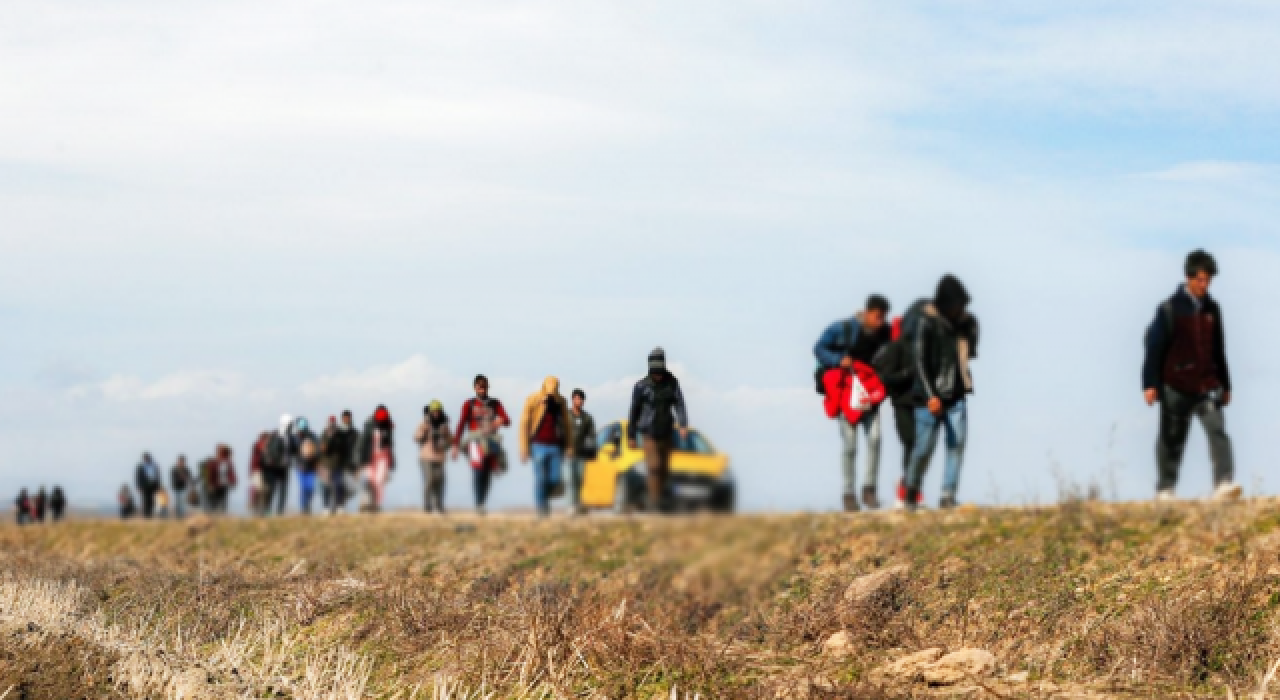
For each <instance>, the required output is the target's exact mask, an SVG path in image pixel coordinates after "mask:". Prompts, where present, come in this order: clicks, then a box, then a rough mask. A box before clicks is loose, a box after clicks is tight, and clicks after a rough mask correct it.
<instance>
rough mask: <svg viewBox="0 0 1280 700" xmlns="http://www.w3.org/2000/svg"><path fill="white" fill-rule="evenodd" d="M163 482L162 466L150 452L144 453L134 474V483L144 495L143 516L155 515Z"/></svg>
mask: <svg viewBox="0 0 1280 700" xmlns="http://www.w3.org/2000/svg"><path fill="white" fill-rule="evenodd" d="M161 483H162V482H161V480H160V467H158V466H156V462H155V460H153V459H152V458H151V453H150V452H147V453H144V454H143V455H142V462H141V463H139V464H138V468H137V469H136V470H134V475H133V485H134V486H136V487H137V488H138V494H139V495H140V496H141V497H142V517H144V518H150V517H151V516H153V515H155V511H156V492H157V491H159V490H160V486H161ZM130 498H131V499H132V496H131V497H130Z"/></svg>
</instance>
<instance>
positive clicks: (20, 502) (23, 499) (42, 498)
mask: <svg viewBox="0 0 1280 700" xmlns="http://www.w3.org/2000/svg"><path fill="white" fill-rule="evenodd" d="M13 510H14V514H15V516H16V518H17V522H18V524H19V525H33V524H36V523H43V522H55V523H56V522H58V521H59V520H62V517H63V516H64V515H65V514H66V512H67V495H66V494H65V493H63V492H62V487H61V486H54V487H53V491H50V492H46V491H45V490H44V487H43V486H41V487H40V490H38V491H36V495H35V496H32V495H31V494H29V493H28V492H27V490H26V489H22V490H21V491H19V492H18V497H17V498H16V499H14V501H13Z"/></svg>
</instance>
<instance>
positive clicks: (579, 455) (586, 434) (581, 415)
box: [568, 389, 598, 515]
mask: <svg viewBox="0 0 1280 700" xmlns="http://www.w3.org/2000/svg"><path fill="white" fill-rule="evenodd" d="M572 401H573V408H572V409H571V410H570V411H569V421H570V422H571V423H573V454H572V456H571V457H569V464H568V466H569V469H568V471H569V479H568V481H569V505H570V507H571V508H572V509H573V514H574V515H585V514H586V512H587V509H586V508H584V507H583V506H582V480H583V475H584V474H585V472H586V463H587V461H588V460H592V459H595V458H596V454H597V452H598V445H597V444H596V440H597V438H596V421H595V419H594V418H592V417H591V414H590V413H587V412H586V410H585V409H584V406H586V404H587V393H586V392H585V391H583V390H581V389H574V390H573V394H572Z"/></svg>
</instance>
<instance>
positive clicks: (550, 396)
mask: <svg viewBox="0 0 1280 700" xmlns="http://www.w3.org/2000/svg"><path fill="white" fill-rule="evenodd" d="M572 445H573V424H572V423H571V422H570V420H569V404H568V402H567V401H565V400H564V396H561V395H560V380H559V379H556V378H555V377H547V378H546V379H545V380H543V382H542V388H541V389H540V390H539V391H536V392H534V393H533V394H532V395H531V396H530V397H529V398H528V399H527V400H526V401H525V403H524V411H523V412H521V414H520V459H521V461H523V462H525V463H528V462H529V461H530V460H533V500H534V504H535V505H536V506H537V508H538V515H539V516H541V517H544V518H545V517H547V516H548V515H551V499H552V498H555V497H556V496H557V495H558V494H560V493H563V491H564V482H563V481H562V480H561V470H562V468H563V466H564V459H565V456H566V454H567V456H569V457H570V458H572V456H573V452H572V449H571V446H572Z"/></svg>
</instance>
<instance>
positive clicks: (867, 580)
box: [844, 564, 911, 603]
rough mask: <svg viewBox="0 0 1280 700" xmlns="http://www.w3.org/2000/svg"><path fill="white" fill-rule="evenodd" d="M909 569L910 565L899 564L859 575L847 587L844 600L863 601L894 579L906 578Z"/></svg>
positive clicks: (850, 601)
mask: <svg viewBox="0 0 1280 700" xmlns="http://www.w3.org/2000/svg"><path fill="white" fill-rule="evenodd" d="M909 571H911V568H910V567H908V566H907V565H905V564H899V565H897V566H890V567H889V568H887V569H881V570H879V571H875V572H872V573H869V574H867V575H865V576H859V577H858V578H856V579H854V581H853V583H851V584H849V587H848V588H846V589H845V591H844V600H845V602H846V603H861V602H863V601H865V600H867V599H868V598H870V597H871V596H873V595H875V594H876V593H878V592H879V591H880V590H881V589H882V588H884V587H885V586H887V585H889V583H890V582H892V581H893V580H894V579H898V578H905V577H906V575H907V573H908V572H909Z"/></svg>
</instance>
